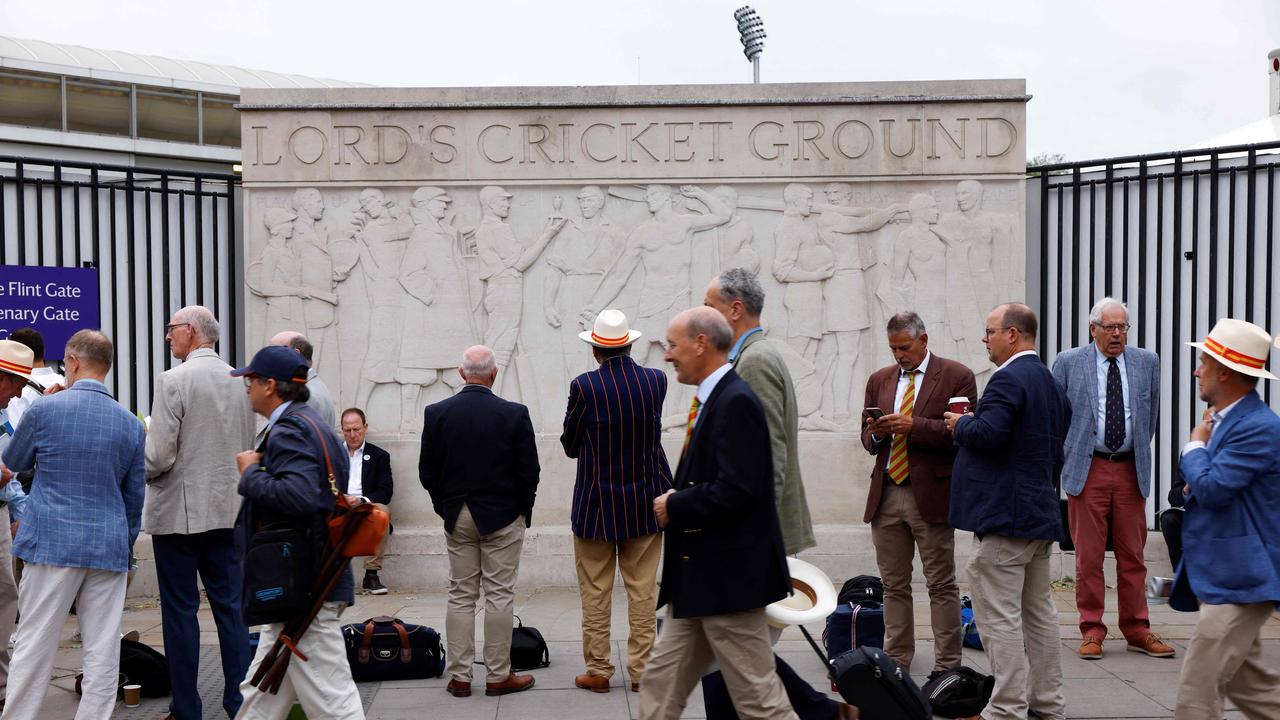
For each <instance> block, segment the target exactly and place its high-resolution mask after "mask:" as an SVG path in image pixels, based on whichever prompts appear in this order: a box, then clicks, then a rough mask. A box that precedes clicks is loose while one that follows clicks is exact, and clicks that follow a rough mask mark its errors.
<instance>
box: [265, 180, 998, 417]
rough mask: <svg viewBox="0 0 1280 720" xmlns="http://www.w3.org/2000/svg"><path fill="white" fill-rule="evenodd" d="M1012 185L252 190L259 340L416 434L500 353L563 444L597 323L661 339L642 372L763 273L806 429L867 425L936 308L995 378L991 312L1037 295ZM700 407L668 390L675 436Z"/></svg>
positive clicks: (347, 400) (949, 345)
mask: <svg viewBox="0 0 1280 720" xmlns="http://www.w3.org/2000/svg"><path fill="white" fill-rule="evenodd" d="M1012 182H1014V181H1009V183H1010V184H1007V185H1006V184H1002V183H1001V182H1000V181H992V182H988V184H987V185H988V186H987V187H984V186H983V185H982V184H980V183H978V182H976V181H963V182H961V183H959V184H958V185H955V184H950V183H948V184H942V183H937V182H930V181H928V180H913V181H907V182H902V183H897V184H888V183H883V184H875V185H866V184H863V185H857V186H854V185H850V184H846V183H831V184H827V185H813V184H802V183H792V184H788V185H785V186H784V185H780V184H777V183H773V184H749V185H748V184H739V185H736V186H729V185H721V186H718V187H715V188H714V189H712V190H710V191H708V190H704V189H703V188H701V187H697V186H691V185H690V186H683V187H680V188H679V190H678V191H677V190H675V189H673V188H672V187H670V186H667V185H657V184H655V185H646V186H633V185H612V186H599V185H587V186H576V192H574V187H575V186H571V187H570V188H566V187H565V186H563V185H560V186H521V187H519V188H513V190H514V191H513V192H508V191H507V190H506V189H504V188H502V187H498V186H486V187H483V188H480V189H479V190H478V191H477V190H476V189H474V188H473V187H465V186H452V187H436V186H425V187H416V188H414V187H408V188H405V187H383V188H375V187H368V188H363V189H361V188H356V189H344V188H325V189H317V188H301V189H296V190H295V189H293V188H290V189H288V190H256V189H255V190H254V191H253V192H252V194H251V197H250V202H251V204H252V213H253V215H252V216H253V217H256V218H260V219H261V224H260V225H259V226H257V227H256V228H254V230H253V231H252V233H251V239H250V257H252V258H253V260H252V262H251V263H250V264H249V266H248V267H247V268H246V271H245V272H246V284H247V287H248V289H249V291H250V294H251V296H252V298H253V300H254V302H253V304H251V307H250V323H251V326H250V328H251V334H250V338H251V341H253V342H265V339H266V338H267V337H269V336H270V335H271V334H274V333H275V332H277V331H279V330H281V329H286V328H291V329H300V330H302V331H303V332H305V333H306V334H307V335H308V336H309V337H310V338H311V340H312V342H313V343H314V344H315V345H316V352H317V355H316V369H317V371H318V372H319V373H320V374H321V375H322V376H323V377H324V378H325V380H326V382H328V383H329V384H330V386H331V388H332V389H333V391H334V393H335V395H337V396H339V397H340V398H341V399H342V404H344V405H356V406H359V407H363V408H366V409H367V410H369V411H370V412H371V413H372V414H374V415H375V416H377V417H380V418H381V420H380V421H381V424H382V426H383V427H384V428H386V429H390V428H391V426H398V428H399V429H400V431H401V432H404V433H413V432H417V431H419V430H420V427H419V424H420V422H421V411H422V407H423V406H424V405H426V404H427V403H429V402H434V401H435V400H438V399H441V398H442V397H445V396H447V395H448V394H451V393H452V392H454V391H455V390H456V389H457V387H458V386H459V385H460V380H459V378H458V376H457V372H456V368H457V365H458V363H459V360H460V358H461V355H462V351H463V350H464V349H465V348H466V347H467V346H469V345H471V344H474V343H477V342H483V343H485V344H487V345H489V346H490V347H492V348H493V349H494V351H495V354H496V355H497V356H498V361H499V365H500V367H501V368H502V369H501V371H500V373H499V386H498V387H497V388H496V389H497V391H498V392H499V393H500V394H502V395H503V396H504V397H507V398H509V399H512V400H517V401H519V402H523V403H525V404H527V405H529V407H530V414H531V416H532V417H533V420H534V424H535V426H536V427H537V428H538V429H539V430H541V431H544V432H557V431H558V429H559V425H560V421H561V419H562V417H563V411H564V401H565V398H566V395H567V384H568V380H569V379H570V378H572V377H573V376H575V375H577V374H579V373H581V372H584V371H586V370H589V369H591V368H592V367H594V361H593V360H592V359H591V354H590V352H589V349H588V348H586V347H585V346H584V345H583V344H582V342H581V341H580V340H579V339H578V337H577V333H578V331H580V330H581V329H583V328H584V327H590V323H591V322H592V321H593V320H594V318H595V315H596V314H597V313H598V312H599V310H600V309H602V308H605V307H619V308H621V309H622V310H624V311H625V312H627V314H628V317H629V318H630V319H631V322H632V326H633V327H635V328H637V329H639V330H641V331H642V332H644V333H645V337H644V339H643V340H642V341H641V342H640V343H639V344H637V346H636V347H635V349H634V351H633V357H634V358H635V359H636V361H637V362H641V363H644V364H646V365H649V366H651V367H665V365H664V363H663V361H662V347H661V343H662V341H663V340H664V339H665V336H666V326H667V323H668V321H669V320H670V318H671V317H672V316H673V315H674V314H675V313H677V312H679V311H680V310H683V309H685V308H687V307H689V306H690V305H691V304H692V302H693V299H694V298H695V297H697V296H698V293H699V292H700V291H701V290H700V289H701V287H702V286H703V284H704V283H705V282H706V281H707V280H708V279H709V278H710V276H711V274H713V273H715V272H718V271H720V270H722V269H725V268H728V267H735V266H741V267H747V268H748V269H754V270H756V271H758V272H760V273H761V280H762V282H764V284H765V287H766V291H767V293H768V300H767V302H766V309H765V317H764V323H765V325H766V327H767V329H768V331H769V333H770V334H771V335H772V336H774V337H777V338H779V339H781V340H784V341H785V342H784V343H783V345H785V351H784V356H785V359H786V361H787V364H788V367H789V369H790V370H791V373H792V376H793V379H794V380H795V384H796V391H797V399H798V400H799V403H800V415H801V426H802V428H803V429H805V430H811V431H831V430H843V431H852V430H854V429H856V425H857V416H856V415H857V410H858V407H859V405H858V403H859V401H860V399H861V396H860V393H861V392H862V390H863V385H864V384H865V379H866V376H867V375H868V374H869V373H870V372H871V371H873V370H874V369H876V368H877V367H880V366H883V365H885V364H887V363H888V362H889V357H888V355H887V353H885V352H883V351H882V350H881V349H880V346H881V345H882V342H881V332H882V331H881V330H880V327H879V325H880V323H881V322H882V320H883V317H885V315H886V314H888V313H893V312H897V311H899V310H903V309H914V310H916V311H917V312H920V313H921V315H922V317H924V319H925V321H926V323H927V324H928V326H929V333H930V340H931V346H932V347H933V349H934V350H935V351H936V352H938V353H939V354H941V355H944V356H948V357H952V358H954V359H957V360H960V361H962V362H965V363H966V364H969V365H970V366H971V367H973V368H974V370H975V371H978V372H982V371H985V370H987V369H988V365H989V364H988V363H987V360H986V355H985V351H984V348H983V346H982V343H981V333H982V318H983V317H984V316H985V314H986V312H987V310H988V309H989V308H990V306H992V305H994V304H995V303H996V302H999V301H1003V300H1006V299H1011V298H1020V297H1021V295H1020V293H1021V292H1022V284H1021V278H1020V276H1018V277H1015V276H1014V272H1015V270H1016V269H1017V268H1019V267H1020V266H1019V265H1018V263H1020V262H1021V260H1020V258H1021V253H1022V248H1021V247H1020V243H1021V233H1019V232H1018V231H1017V228H1018V223H1019V222H1020V218H1021V209H1020V207H1019V206H1018V204H1017V202H1016V200H1017V199H1018V198H1019V197H1020V195H1018V194H1017V192H1016V190H1015V189H1014V186H1013V185H1012V184H1011V183H1012ZM868 188H873V189H874V191H872V190H868ZM992 188H994V190H993V189H992ZM818 192H821V193H822V197H823V198H824V199H825V202H815V194H816V193H818ZM568 193H574V195H573V196H571V197H574V198H575V199H576V208H574V207H572V205H573V202H572V201H571V202H570V205H571V207H570V208H562V207H561V206H562V205H563V204H564V203H563V202H562V200H561V198H562V197H565V196H568ZM984 198H985V201H984ZM908 201H909V202H908ZM992 208H994V209H992ZM562 210H567V212H562ZM459 218H470V220H468V221H466V222H460V221H459ZM694 288H698V290H697V291H696V292H695V291H694V290H693V289H694ZM538 300H541V303H539V302H538ZM864 346H865V347H864ZM868 350H870V351H868ZM383 388H385V390H384V389H383ZM688 397H689V393H688V390H687V388H684V387H683V386H680V385H679V384H678V383H675V382H674V378H672V382H671V387H670V394H669V396H668V401H667V406H666V408H665V413H666V415H667V417H668V419H670V418H677V419H678V422H676V421H672V422H669V423H667V424H668V425H673V424H682V423H683V421H684V420H683V418H684V415H685V405H686V403H687V401H688Z"/></svg>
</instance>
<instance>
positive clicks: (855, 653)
mask: <svg viewBox="0 0 1280 720" xmlns="http://www.w3.org/2000/svg"><path fill="white" fill-rule="evenodd" d="M799 627H800V632H801V633H803V634H804V639H805V640H808V641H809V646H810V647H812V648H813V651H814V652H815V653H817V654H818V657H819V658H822V662H823V664H825V665H826V666H827V675H828V676H829V677H830V678H831V684H832V685H833V686H834V687H835V689H836V691H837V692H839V693H840V697H842V698H844V701H845V702H847V703H849V704H850V705H853V706H855V707H857V708H858V713H859V717H862V718H864V719H865V720H930V718H932V717H933V713H932V710H931V709H930V707H929V701H928V700H926V699H925V697H924V694H923V693H922V692H920V687H919V686H918V685H916V682H915V681H914V680H912V679H911V676H910V675H909V674H907V673H906V672H903V670H902V668H900V667H898V664H897V663H895V662H894V661H893V660H891V659H889V656H888V655H886V654H885V653H884V651H883V650H881V649H880V648H874V647H860V648H854V649H853V650H850V651H849V652H847V653H845V654H843V655H841V656H840V657H838V658H836V659H835V660H830V661H828V660H827V658H826V655H825V654H824V653H823V651H822V648H821V647H819V646H818V643H817V642H816V641H814V639H813V636H811V635H810V634H809V631H808V630H806V629H805V627H804V626H803V625H801V626H799Z"/></svg>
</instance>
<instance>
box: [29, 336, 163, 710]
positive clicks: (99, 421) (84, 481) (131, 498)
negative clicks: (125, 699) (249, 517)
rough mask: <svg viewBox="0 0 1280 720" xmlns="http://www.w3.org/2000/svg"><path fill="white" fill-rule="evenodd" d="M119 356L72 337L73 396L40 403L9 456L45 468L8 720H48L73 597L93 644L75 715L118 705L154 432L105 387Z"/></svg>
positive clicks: (33, 519)
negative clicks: (149, 434) (146, 456)
mask: <svg viewBox="0 0 1280 720" xmlns="http://www.w3.org/2000/svg"><path fill="white" fill-rule="evenodd" d="M111 358H112V346H111V341H110V340H108V339H107V338H106V336H104V335H103V334H102V333H99V332H96V331H94V330H81V331H80V332H78V333H76V334H75V335H73V336H71V339H70V340H69V341H67V350H66V354H65V362H66V368H67V377H66V379H67V385H68V387H69V389H68V390H65V391H63V392H60V393H58V394H56V395H53V396H50V397H47V398H45V399H43V400H41V401H40V402H38V403H36V404H34V405H32V406H31V407H30V409H28V410H27V412H26V414H24V415H23V417H22V423H21V424H20V425H19V426H18V429H17V432H16V434H15V435H14V437H13V440H12V442H10V443H9V445H8V447H6V448H5V450H4V463H5V465H7V466H8V467H9V468H10V469H11V470H13V471H14V472H22V471H25V470H29V469H30V468H32V467H36V474H35V480H34V482H33V484H32V488H31V495H30V497H29V498H28V502H27V507H26V509H25V511H24V513H23V517H22V524H21V526H20V527H19V529H18V536H17V538H15V539H14V542H13V554H14V555H16V556H18V557H20V558H22V560H23V561H24V562H25V563H26V568H25V569H24V570H23V577H22V587H21V588H20V589H19V591H18V610H19V612H20V613H21V620H20V621H19V623H18V636H17V640H16V642H15V644H14V651H13V662H12V666H11V672H10V674H9V684H8V687H7V688H6V692H5V713H4V717H5V720H34V718H37V717H40V706H41V704H43V702H44V696H45V691H46V690H48V687H49V678H50V673H51V671H52V669H53V657H54V653H55V652H56V651H57V649H58V635H59V633H60V632H61V630H62V625H63V623H64V622H65V621H66V619H67V613H68V611H69V610H70V609H71V603H72V602H75V603H76V604H77V613H78V616H79V622H80V632H81V636H82V637H83V639H84V661H83V663H84V682H83V683H82V688H83V695H82V697H81V699H80V707H79V710H78V711H77V712H76V719H77V720H90V719H97V718H102V719H104V720H105V718H108V717H110V716H111V711H112V710H113V709H114V707H115V701H116V676H117V674H118V673H119V668H120V621H121V613H122V612H123V610H124V594H125V579H126V576H127V575H128V571H129V551H130V549H131V548H132V547H133V542H134V540H136V539H137V537H138V530H139V528H140V527H141V525H142V496H143V487H144V484H145V480H144V464H143V462H144V461H143V449H144V444H145V440H146V431H145V430H144V429H143V426H142V423H141V422H140V421H139V420H138V419H137V418H136V417H134V416H133V415H132V414H131V413H130V412H129V411H128V410H125V409H124V408H123V407H121V406H120V404H119V403H117V402H116V401H115V400H114V399H112V397H111V394H110V392H109V391H108V390H107V387H106V385H104V384H103V380H104V379H105V378H106V375H107V372H108V371H109V370H110V369H111Z"/></svg>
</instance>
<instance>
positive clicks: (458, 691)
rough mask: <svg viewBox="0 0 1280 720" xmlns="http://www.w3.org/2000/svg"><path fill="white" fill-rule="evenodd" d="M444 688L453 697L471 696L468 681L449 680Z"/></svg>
mask: <svg viewBox="0 0 1280 720" xmlns="http://www.w3.org/2000/svg"><path fill="white" fill-rule="evenodd" d="M444 689H445V691H446V692H448V693H449V694H450V695H452V696H454V697H471V683H469V682H462V681H461V680H450V681H449V684H448V685H445V686H444Z"/></svg>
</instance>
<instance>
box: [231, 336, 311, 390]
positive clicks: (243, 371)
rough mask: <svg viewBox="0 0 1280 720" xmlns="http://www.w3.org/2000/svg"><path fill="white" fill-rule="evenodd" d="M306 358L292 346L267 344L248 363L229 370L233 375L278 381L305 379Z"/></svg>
mask: <svg viewBox="0 0 1280 720" xmlns="http://www.w3.org/2000/svg"><path fill="white" fill-rule="evenodd" d="M309 369H310V368H309V367H308V366H307V360H306V358H304V357H302V355H301V354H300V353H299V352H298V351H297V350H294V349H293V348H288V347H285V346H283V345H268V346H266V347H264V348H262V349H261V350H259V351H258V353H257V354H256V355H254V356H253V360H252V361H250V362H249V364H248V365H246V366H244V367H242V368H237V369H235V370H232V371H231V374H232V376H234V377H264V378H270V379H272V380H279V381H280V382H300V383H305V382H306V381H307V371H308V370H309Z"/></svg>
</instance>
